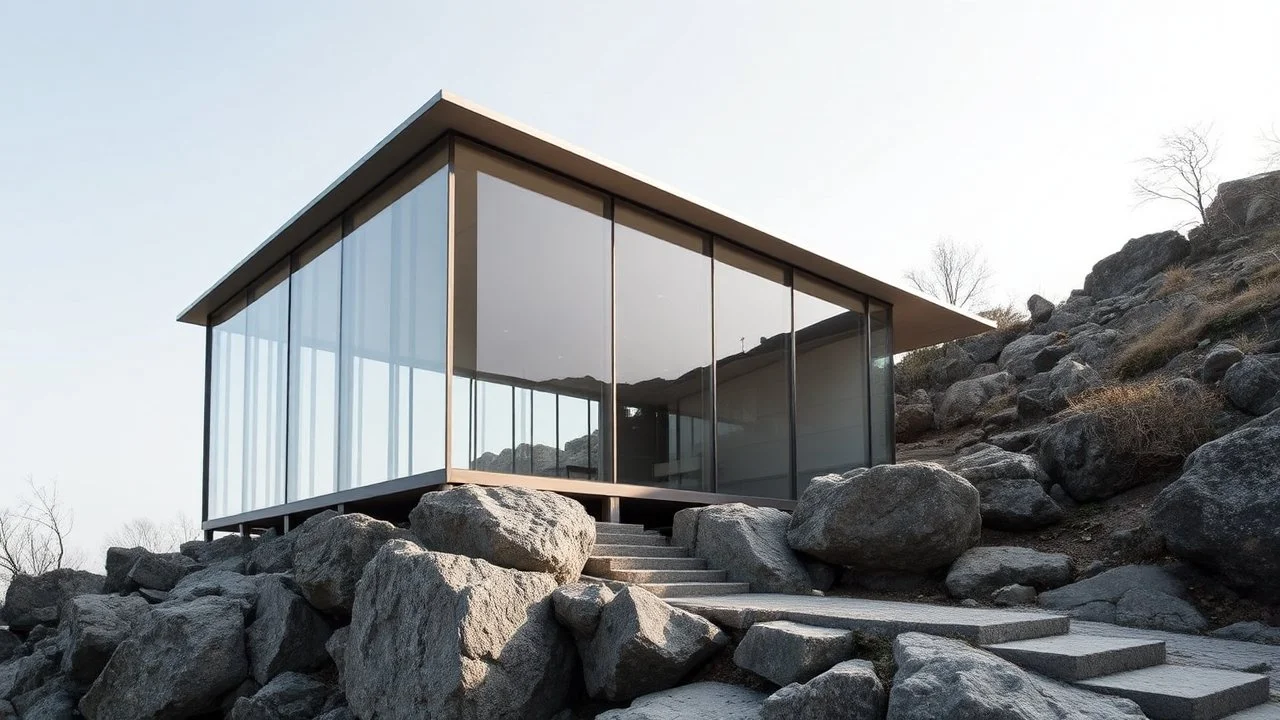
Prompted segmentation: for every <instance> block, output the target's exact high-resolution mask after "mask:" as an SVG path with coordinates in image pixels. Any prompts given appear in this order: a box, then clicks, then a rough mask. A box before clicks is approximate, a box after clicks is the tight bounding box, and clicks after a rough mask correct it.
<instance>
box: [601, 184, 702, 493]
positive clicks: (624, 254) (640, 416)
mask: <svg viewBox="0 0 1280 720" xmlns="http://www.w3.org/2000/svg"><path fill="white" fill-rule="evenodd" d="M708 244H709V243H708V240H707V239H706V238H705V237H704V236H702V235H700V234H698V233H696V232H693V231H691V230H688V229H686V228H684V227H681V226H679V225H675V224H673V223H670V222H667V221H664V220H661V219H659V218H657V217H655V216H653V215H650V214H648V213H644V212H641V211H639V210H634V209H631V208H629V207H626V206H622V205H619V206H616V207H615V209H614V253H615V259H614V265H615V282H616V283H617V299H616V303H617V309H616V311H615V314H616V322H617V345H618V350H617V363H618V366H617V383H618V384H617V404H618V413H617V438H618V439H617V448H618V482H625V483H637V484H641V485H657V486H661V487H669V488H678V489H682V490H703V491H710V490H711V489H712V485H711V476H712V469H713V463H712V462H711V447H712V440H711V428H712V425H711V417H712V410H711V358H712V350H711V258H710V257H709V256H708V255H707V252H708V250H709V247H708Z"/></svg>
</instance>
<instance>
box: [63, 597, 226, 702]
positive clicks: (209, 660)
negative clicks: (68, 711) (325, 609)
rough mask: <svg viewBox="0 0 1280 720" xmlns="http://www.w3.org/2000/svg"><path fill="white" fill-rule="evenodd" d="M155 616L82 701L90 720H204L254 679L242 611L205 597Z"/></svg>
mask: <svg viewBox="0 0 1280 720" xmlns="http://www.w3.org/2000/svg"><path fill="white" fill-rule="evenodd" d="M149 613H150V615H149V620H148V621H147V622H146V623H144V624H142V626H141V627H140V628H139V629H138V631H137V632H135V633H133V634H132V635H131V636H129V637H128V638H127V639H125V640H124V642H122V643H120V645H119V647H117V648H116V651H115V653H114V654H112V656H111V659H110V660H109V661H108V662H107V665H106V667H105V668H104V669H103V671H102V673H101V674H100V675H99V676H98V679H97V680H95V681H94V682H93V685H91V686H90V687H89V691H88V692H87V693H86V694H85V696H84V698H83V699H81V701H80V711H81V712H83V713H84V714H85V715H86V716H87V717H90V718H93V719H94V720H135V719H136V718H144V717H148V718H177V717H193V716H199V715H202V714H204V713H210V712H214V711H216V710H218V707H219V701H220V700H221V698H222V696H223V695H225V694H226V693H228V692H229V691H231V690H233V689H235V688H236V687H237V686H238V685H240V683H242V682H244V680H245V678H247V677H248V675H249V662H248V660H247V659H246V657H245V644H244V611H243V609H242V608H241V605H240V603H238V602H236V601H235V600H231V599H228V598H220V597H204V598H198V599H196V600H192V601H191V602H187V603H182V604H177V605H171V606H163V607H160V606H158V607H154V608H151V609H150V611H149Z"/></svg>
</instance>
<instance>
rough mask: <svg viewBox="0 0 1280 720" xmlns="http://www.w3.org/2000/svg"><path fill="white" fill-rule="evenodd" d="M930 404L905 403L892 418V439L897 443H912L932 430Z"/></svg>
mask: <svg viewBox="0 0 1280 720" xmlns="http://www.w3.org/2000/svg"><path fill="white" fill-rule="evenodd" d="M933 424H934V418H933V404H932V403H910V402H908V403H905V404H903V405H900V406H898V408H897V411H896V412H895V413H894V417H893V437H894V439H895V440H897V441H898V442H912V441H914V440H917V439H919V438H920V436H921V435H924V434H925V433H927V432H929V431H930V430H932V429H933Z"/></svg>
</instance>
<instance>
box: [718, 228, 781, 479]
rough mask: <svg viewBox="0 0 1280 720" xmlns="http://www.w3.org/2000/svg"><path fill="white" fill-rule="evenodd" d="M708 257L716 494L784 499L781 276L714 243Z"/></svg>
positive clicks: (749, 257) (769, 266) (752, 258)
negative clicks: (712, 260)
mask: <svg viewBox="0 0 1280 720" xmlns="http://www.w3.org/2000/svg"><path fill="white" fill-rule="evenodd" d="M715 258H716V262H715V279H714V283H715V285H714V288H715V354H716V412H717V415H716V423H717V432H718V435H717V444H716V464H717V467H718V472H717V476H716V477H717V485H716V488H717V491H718V492H722V493H730V494H736V495H757V496H761V497H778V498H786V497H790V496H791V494H792V488H791V399H790V390H789V385H790V382H789V380H788V377H787V376H788V372H787V356H788V354H789V352H790V348H789V345H790V338H791V290H790V289H789V288H788V287H787V286H786V284H785V281H786V274H785V271H784V270H783V269H782V268H780V267H777V266H775V265H773V264H771V263H768V262H766V261H764V260H762V259H760V258H757V257H755V256H753V255H748V254H746V253H745V252H743V251H739V250H735V249H733V248H731V247H729V246H727V245H724V244H721V243H717V244H716V249H715Z"/></svg>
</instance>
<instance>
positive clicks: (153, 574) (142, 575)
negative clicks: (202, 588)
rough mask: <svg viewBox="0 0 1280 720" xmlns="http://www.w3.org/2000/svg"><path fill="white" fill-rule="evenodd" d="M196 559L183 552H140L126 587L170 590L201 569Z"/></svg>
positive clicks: (127, 576)
mask: <svg viewBox="0 0 1280 720" xmlns="http://www.w3.org/2000/svg"><path fill="white" fill-rule="evenodd" d="M200 569H201V566H200V564H199V563H197V562H196V561H195V560H192V559H191V558H190V557H188V556H186V555H183V554H182V553H153V552H146V551H143V552H141V553H138V554H137V555H136V556H135V558H134V561H133V567H131V568H129V573H128V575H126V576H125V585H126V587H128V588H130V589H133V588H147V589H149V590H162V591H169V590H172V589H173V588H174V586H175V585H177V584H178V581H179V580H181V579H182V578H184V577H186V576H188V575H190V574H191V573H193V572H195V571H197V570H200Z"/></svg>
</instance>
